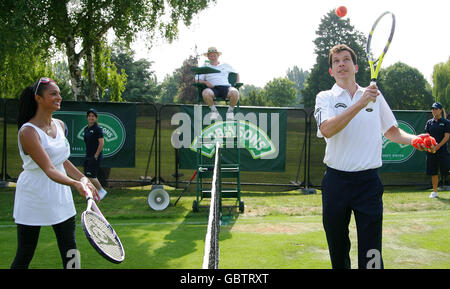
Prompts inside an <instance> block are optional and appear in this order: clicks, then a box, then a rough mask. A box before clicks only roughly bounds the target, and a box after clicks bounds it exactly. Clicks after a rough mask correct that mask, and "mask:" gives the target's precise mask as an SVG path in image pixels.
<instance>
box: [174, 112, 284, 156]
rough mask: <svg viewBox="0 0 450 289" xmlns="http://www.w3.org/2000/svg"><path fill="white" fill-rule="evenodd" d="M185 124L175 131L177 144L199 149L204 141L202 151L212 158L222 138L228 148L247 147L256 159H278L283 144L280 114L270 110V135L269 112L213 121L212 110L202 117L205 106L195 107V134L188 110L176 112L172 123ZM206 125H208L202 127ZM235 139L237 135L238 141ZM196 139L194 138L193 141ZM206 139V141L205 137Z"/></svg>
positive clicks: (177, 145) (239, 114) (175, 143)
mask: <svg viewBox="0 0 450 289" xmlns="http://www.w3.org/2000/svg"><path fill="white" fill-rule="evenodd" d="M180 123H181V125H180V126H179V127H178V128H176V129H175V130H174V132H173V133H172V145H173V147H174V148H182V147H183V148H190V149H191V150H192V151H197V148H199V146H200V145H201V146H202V147H201V148H202V149H201V151H202V154H203V155H204V156H206V157H209V158H212V157H213V156H214V152H215V150H214V143H215V141H219V142H220V143H222V145H224V146H226V148H234V146H235V145H236V146H237V147H238V148H245V149H247V150H248V151H249V153H250V155H251V156H252V158H253V159H275V158H276V157H277V156H278V147H279V130H280V127H279V115H278V113H270V132H271V134H270V137H269V135H268V134H267V133H266V131H268V114H267V113H258V114H256V113H253V112H251V113H247V114H246V115H245V116H244V115H243V114H242V113H236V114H235V120H225V121H222V120H221V119H220V118H219V119H218V120H216V121H215V122H211V120H210V114H209V113H208V114H206V115H205V117H204V118H202V113H201V107H200V106H199V107H195V109H194V138H193V140H192V137H191V129H192V125H191V118H190V116H189V115H188V114H187V113H183V112H180V113H176V114H174V115H173V117H172V120H171V124H172V125H179V124H180ZM202 126H206V127H205V128H203V129H202ZM233 139H237V143H236V144H235V143H234V142H233V141H230V140H233ZM191 140H192V141H191ZM205 140H206V141H205Z"/></svg>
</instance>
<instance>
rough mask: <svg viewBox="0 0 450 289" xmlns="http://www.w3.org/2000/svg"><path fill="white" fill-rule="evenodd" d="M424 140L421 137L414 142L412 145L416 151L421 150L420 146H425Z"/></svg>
mask: <svg viewBox="0 0 450 289" xmlns="http://www.w3.org/2000/svg"><path fill="white" fill-rule="evenodd" d="M423 143H424V142H423V139H422V138H420V137H416V138H415V139H413V140H412V142H411V145H412V146H413V147H414V148H416V149H420V148H419V145H420V144H423Z"/></svg>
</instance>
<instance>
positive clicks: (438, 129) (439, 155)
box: [425, 102, 450, 198]
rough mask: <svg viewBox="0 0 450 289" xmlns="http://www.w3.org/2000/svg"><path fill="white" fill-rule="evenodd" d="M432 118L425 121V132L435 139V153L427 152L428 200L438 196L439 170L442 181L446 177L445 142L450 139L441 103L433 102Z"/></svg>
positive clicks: (447, 123)
mask: <svg viewBox="0 0 450 289" xmlns="http://www.w3.org/2000/svg"><path fill="white" fill-rule="evenodd" d="M431 112H432V113H433V118H432V119H430V120H428V121H427V124H426V125H425V132H427V133H429V134H430V135H431V136H432V137H434V138H435V139H436V142H437V146H436V148H435V150H436V153H431V152H427V175H429V176H431V183H432V185H433V191H432V192H431V194H430V198H436V197H437V196H438V193H437V189H438V181H439V170H440V171H441V176H442V178H443V180H445V179H446V177H447V175H448V149H447V141H448V139H449V137H450V122H449V121H448V120H447V119H446V118H444V116H445V111H444V107H443V106H442V104H441V103H439V102H435V103H433V105H432V106H431Z"/></svg>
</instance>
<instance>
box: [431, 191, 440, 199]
mask: <svg viewBox="0 0 450 289" xmlns="http://www.w3.org/2000/svg"><path fill="white" fill-rule="evenodd" d="M437 197H438V193H437V192H431V194H430V196H429V198H430V199H434V198H437Z"/></svg>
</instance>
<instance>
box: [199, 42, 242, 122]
mask: <svg viewBox="0 0 450 289" xmlns="http://www.w3.org/2000/svg"><path fill="white" fill-rule="evenodd" d="M204 55H205V56H206V57H208V59H209V63H210V66H211V67H212V68H215V69H217V70H220V73H210V74H201V75H199V78H198V82H200V83H203V84H205V85H206V86H207V88H205V89H204V90H203V91H202V97H203V100H204V101H205V102H206V104H207V105H208V106H209V107H210V109H211V119H216V118H217V117H218V116H219V113H218V111H217V108H216V106H215V105H214V97H217V98H222V99H229V100H230V103H229V107H228V111H227V119H230V118H233V109H234V107H235V106H236V104H237V102H238V100H239V90H237V89H236V88H234V87H232V86H231V84H230V83H229V82H228V74H229V73H230V72H235V71H234V69H233V68H232V67H231V66H230V65H228V64H226V63H220V62H219V56H220V55H222V52H220V51H218V50H217V48H215V47H210V48H208V51H207V52H206V53H204ZM236 82H239V74H237V80H236Z"/></svg>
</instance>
